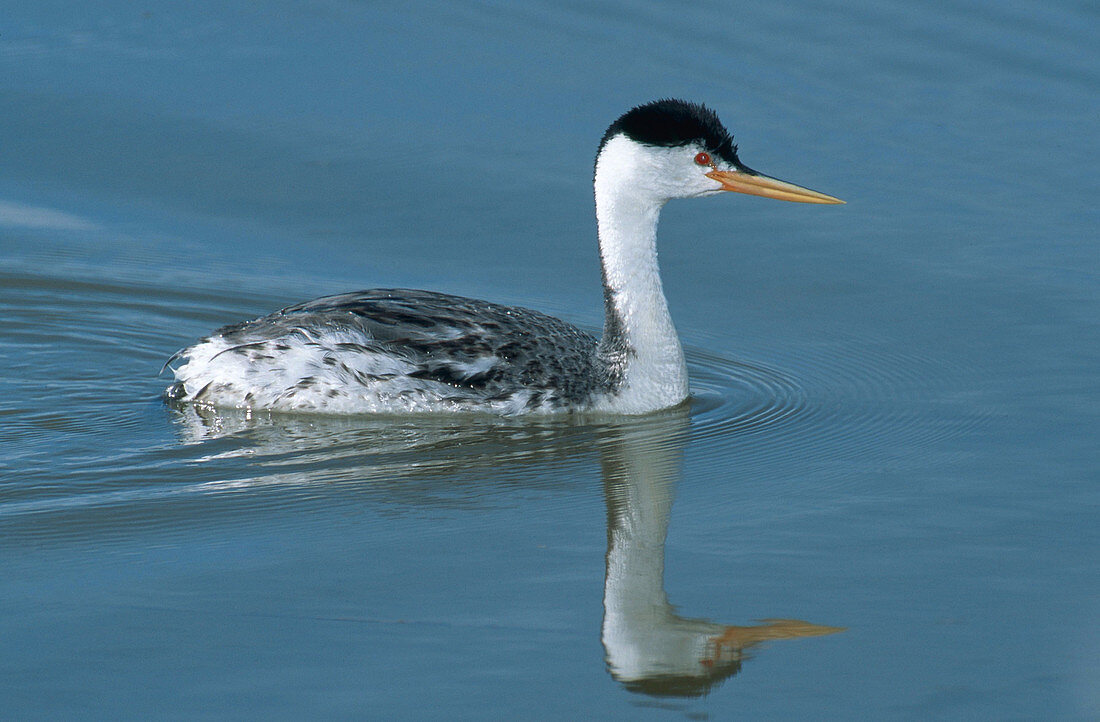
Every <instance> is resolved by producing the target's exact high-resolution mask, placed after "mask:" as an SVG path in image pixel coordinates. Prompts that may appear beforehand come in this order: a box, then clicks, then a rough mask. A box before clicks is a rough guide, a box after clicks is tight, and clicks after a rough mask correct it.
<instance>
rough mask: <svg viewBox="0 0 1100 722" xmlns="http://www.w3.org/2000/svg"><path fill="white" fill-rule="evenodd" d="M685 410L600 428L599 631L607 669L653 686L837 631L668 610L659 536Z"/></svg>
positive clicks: (726, 671)
mask: <svg viewBox="0 0 1100 722" xmlns="http://www.w3.org/2000/svg"><path fill="white" fill-rule="evenodd" d="M688 425H689V419H688V415H687V412H686V410H684V409H674V410H672V411H670V412H666V413H665V414H662V415H661V418H652V417H651V418H650V419H647V420H646V421H645V422H643V423H638V424H636V425H633V426H626V425H623V426H620V427H618V428H611V429H608V431H607V436H606V438H605V441H604V443H602V444H601V446H600V448H601V462H602V467H603V479H604V490H605V494H606V497H607V569H606V576H605V578H604V619H603V633H602V640H603V646H604V650H605V652H606V655H607V666H608V669H609V670H610V672H611V675H612V676H613V677H614V678H615V679H616V680H618V681H619V682H620V683H622V684H623V685H624V686H625V687H626V688H627V689H629V690H631V691H635V692H643V693H646V694H650V695H655V696H697V695H701V694H705V693H706V692H707V691H708V690H710V689H711V688H712V687H713V686H714V685H715V684H717V683H719V682H721V681H722V680H724V679H726V678H727V677H729V676H731V675H733V674H736V673H737V672H738V671H739V670H740V669H741V664H742V662H743V661H744V660H745V658H746V656H747V655H746V650H748V649H749V648H750V647H753V646H755V645H757V644H760V643H761V642H765V641H768V640H772V639H794V638H798V637H815V636H821V635H825V634H832V633H834V632H839V631H842V630H841V628H839V627H825V626H821V625H818V624H811V623H809V622H803V621H800V620H796V619H765V620H761V623H760V624H757V625H752V626H743V627H742V626H727V625H722V624H716V623H714V622H710V621H708V620H705V619H690V618H687V617H682V616H680V615H678V614H677V613H676V610H675V608H674V607H673V606H672V605H671V604H670V603H669V601H668V596H667V595H666V594H665V589H664V563H665V538H666V536H667V534H668V522H669V516H670V514H671V511H672V499H673V493H674V491H675V487H676V484H677V482H678V481H679V479H680V465H681V460H682V458H683V443H684V439H685V438H686V435H687V428H688Z"/></svg>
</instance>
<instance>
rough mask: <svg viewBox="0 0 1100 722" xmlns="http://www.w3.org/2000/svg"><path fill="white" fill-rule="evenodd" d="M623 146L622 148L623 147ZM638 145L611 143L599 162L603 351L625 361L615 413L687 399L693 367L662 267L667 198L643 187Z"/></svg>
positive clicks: (667, 405) (670, 403)
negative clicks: (661, 224)
mask: <svg viewBox="0 0 1100 722" xmlns="http://www.w3.org/2000/svg"><path fill="white" fill-rule="evenodd" d="M619 141H622V142H619ZM636 154H637V151H636V150H635V149H634V147H633V144H632V143H630V142H629V141H626V140H625V139H622V138H612V139H611V140H610V141H608V143H607V144H606V145H605V146H604V148H603V150H602V152H601V153H600V158H599V160H598V161H597V164H596V178H595V192H596V224H597V231H598V233H599V240H600V260H601V262H602V264H603V279H604V284H605V295H606V308H605V320H604V338H603V349H604V352H605V354H611V355H618V358H617V359H616V360H617V362H618V363H620V364H622V369H621V371H622V384H621V386H620V390H619V391H618V393H617V394H616V396H615V398H614V401H613V404H612V405H613V407H614V410H616V411H619V412H625V413H645V412H648V411H654V410H656V409H662V408H667V407H669V406H674V405H676V404H678V403H680V402H681V401H683V400H684V399H685V398H687V395H688V380H687V367H686V366H685V364H684V352H683V350H682V349H681V347H680V339H679V337H678V336H677V335H676V329H675V327H674V326H673V325H672V316H671V315H670V314H669V311H668V303H667V301H666V300H665V294H664V289H663V288H662V287H661V276H660V269H659V268H658V265H657V221H658V220H659V217H660V214H661V207H662V206H663V205H664V203H665V199H664V198H663V197H662V196H661V195H660V194H659V193H656V192H653V191H651V190H649V189H648V188H647V186H646V184H645V183H644V180H643V181H642V182H639V180H640V179H639V178H637V175H638V173H639V172H640V171H641V172H644V171H645V164H644V163H640V162H637V159H636V158H633V157H631V156H632V155H636Z"/></svg>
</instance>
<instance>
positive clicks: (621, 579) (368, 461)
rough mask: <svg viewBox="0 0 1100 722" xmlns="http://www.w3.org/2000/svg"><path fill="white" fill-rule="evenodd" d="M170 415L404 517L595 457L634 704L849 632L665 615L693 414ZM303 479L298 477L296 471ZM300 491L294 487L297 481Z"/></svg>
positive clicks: (616, 659) (618, 644) (619, 655)
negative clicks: (366, 494)
mask: <svg viewBox="0 0 1100 722" xmlns="http://www.w3.org/2000/svg"><path fill="white" fill-rule="evenodd" d="M174 415H175V420H176V422H177V424H178V428H179V431H180V435H181V437H182V440H183V441H185V442H187V443H199V444H202V443H206V442H215V443H214V447H215V448H217V449H218V450H219V453H218V454H217V455H215V456H209V457H206V458H209V459H215V458H219V457H220V458H226V456H227V455H228V456H239V455H241V454H242V453H245V454H247V456H248V457H249V458H250V462H251V463H254V464H255V463H259V465H261V466H270V467H271V468H272V470H274V469H277V468H279V467H282V466H284V465H285V464H286V463H287V461H288V459H291V458H293V459H295V460H296V461H297V462H302V461H303V460H304V459H309V460H312V461H311V462H310V463H309V464H308V466H309V467H312V468H313V469H314V470H315V471H314V472H312V473H311V472H310V471H302V472H301V473H298V474H291V475H282V474H280V475H279V476H280V478H282V479H283V480H285V481H286V482H287V483H301V484H303V485H308V484H311V483H313V482H314V478H313V477H314V476H323V477H325V478H326V479H331V478H332V472H333V470H334V468H335V469H339V471H340V474H339V475H340V477H342V478H343V479H345V480H346V481H347V482H349V483H355V484H366V485H382V486H380V488H379V490H380V491H382V493H383V495H385V496H387V497H388V496H389V495H392V496H393V498H392V499H390V501H394V500H396V501H397V502H398V503H401V502H402V501H404V502H409V503H421V502H423V503H428V504H431V503H432V501H431V500H430V497H432V496H433V494H432V492H431V491H430V490H429V489H428V488H425V487H419V493H420V494H421V495H423V497H424V498H423V499H422V500H421V502H417V501H416V500H414V499H411V498H410V497H409V495H408V493H407V492H408V490H409V488H410V486H411V487H413V488H417V487H416V484H411V485H410V484H409V482H412V481H413V480H424V479H427V478H430V479H434V480H436V481H437V482H438V484H439V485H443V484H448V482H449V480H451V479H453V478H455V476H456V474H457V473H458V472H459V470H461V471H462V472H463V474H462V475H463V477H464V478H465V477H468V475H469V472H470V471H471V468H473V469H475V474H476V469H477V468H492V469H493V473H494V474H496V475H501V474H504V473H507V472H509V471H511V472H512V473H511V474H510V476H511V477H512V478H513V479H515V478H517V477H523V476H524V474H523V473H522V472H523V469H524V468H530V467H533V466H538V465H555V466H556V464H555V463H554V462H559V461H561V460H563V459H566V460H570V461H581V462H584V459H585V457H586V456H588V455H589V454H591V449H592V448H593V446H596V447H597V448H598V449H599V456H600V464H601V469H602V475H603V485H604V492H605V496H606V503H607V520H608V521H607V555H606V575H605V581H604V617H603V626H602V633H601V640H602V642H603V646H604V650H605V654H606V662H607V667H608V670H609V671H610V673H611V675H612V677H614V678H615V679H616V680H617V681H619V682H620V683H621V684H622V685H623V686H624V687H626V688H627V689H629V690H631V691H634V692H641V693H645V694H648V695H653V696H698V695H702V694H705V693H706V692H707V691H708V690H710V689H711V688H712V687H713V686H714V685H716V684H718V683H720V682H721V681H722V680H724V679H726V678H728V677H730V676H731V675H733V674H736V673H737V672H738V671H739V670H740V668H741V664H742V663H743V662H744V661H745V659H746V658H747V656H748V655H747V650H749V649H750V648H752V647H754V646H756V645H759V644H760V643H762V642H766V641H769V640H776V639H795V638H800V637H813V636H821V635H826V634H832V633H834V632H839V631H842V630H841V628H838V627H826V626H821V625H817V624H811V623H809V622H803V621H799V620H794V619H765V620H761V623H759V624H755V625H749V626H731V625H724V624H717V623H714V622H711V621H708V620H705V619H692V618H687V617H682V616H680V615H678V614H677V613H676V610H675V608H674V607H673V606H672V605H671V604H670V603H669V601H668V597H667V595H666V594H665V589H664V559H665V538H666V536H667V533H668V525H669V517H670V514H671V511H672V501H673V496H674V492H675V487H676V485H677V483H678V482H679V479H680V476H681V464H682V459H683V449H684V445H685V443H686V442H687V441H688V439H689V432H690V427H691V418H690V410H689V408H688V406H687V405H683V406H681V407H678V408H676V409H670V410H667V411H664V412H659V413H657V414H651V415H649V416H646V417H641V418H623V417H605V418H590V419H583V418H580V417H566V418H543V419H534V420H533V419H530V418H528V419H524V420H517V419H501V418H496V417H465V418H463V417H461V416H458V417H456V416H440V415H432V416H425V417H419V418H410V417H384V416H383V417H378V416H375V417H321V416H307V417H303V416H298V417H295V416H280V415H270V414H264V415H261V416H259V417H255V418H254V417H253V416H251V415H249V414H247V413H245V412H239V411H218V410H213V409H208V408H201V407H180V408H178V409H176V411H175V414H174ZM230 438H232V439H234V440H235V441H236V443H235V444H233V445H231V448H230V449H225V448H222V447H221V446H219V443H218V442H219V441H220V442H225V441H227V440H229V439H230ZM226 452H228V454H227V453H226ZM263 459H266V460H267V461H266V462H265V461H263ZM295 466H298V468H299V470H301V469H302V467H301V465H300V464H299V463H296V464H295ZM516 471H518V472H520V473H518V474H516V473H515V472H516ZM477 476H479V477H480V476H481V475H477ZM527 476H530V474H527ZM299 477H300V481H299V482H294V481H292V479H297V478H299ZM383 477H384V479H385V481H383ZM402 480H404V481H403V482H402ZM466 483H467V484H468V483H469V482H468V481H467V482H466ZM434 486H436V485H435V484H433V487H434Z"/></svg>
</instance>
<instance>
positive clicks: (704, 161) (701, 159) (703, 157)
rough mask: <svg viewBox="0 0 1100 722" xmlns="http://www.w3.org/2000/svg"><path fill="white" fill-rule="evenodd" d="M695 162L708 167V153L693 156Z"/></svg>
mask: <svg viewBox="0 0 1100 722" xmlns="http://www.w3.org/2000/svg"><path fill="white" fill-rule="evenodd" d="M695 162H696V163H698V164H699V165H710V153H700V154H698V155H697V156H695Z"/></svg>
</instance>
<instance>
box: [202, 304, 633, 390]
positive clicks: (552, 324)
mask: <svg viewBox="0 0 1100 722" xmlns="http://www.w3.org/2000/svg"><path fill="white" fill-rule="evenodd" d="M332 332H336V333H340V332H348V333H351V334H353V335H355V336H357V337H360V338H361V339H362V341H361V342H360V343H361V345H362V349H361V350H362V351H363V352H376V353H382V354H386V355H389V356H392V357H396V358H400V359H402V360H405V361H408V362H410V363H412V364H413V365H414V366H415V368H416V370H415V371H413V372H411V373H409V374H407V375H408V377H409V378H410V379H419V380H422V381H424V382H429V383H431V382H435V383H438V384H440V385H443V386H446V387H449V389H450V391H449V392H446V391H441V396H446V395H447V393H451V394H452V395H453V396H455V397H456V398H457V399H461V398H462V397H464V396H465V395H466V394H465V393H463V392H464V391H465V392H469V393H471V394H474V395H476V396H477V397H480V398H483V399H489V400H493V399H496V400H503V399H506V398H508V397H510V396H512V395H513V394H515V393H516V391H517V389H525V390H527V391H530V392H531V396H530V398H529V400H528V402H527V405H528V406H531V407H539V406H545V407H550V408H558V407H562V406H574V405H580V404H582V403H584V402H586V401H588V400H590V399H591V398H592V397H593V396H594V395H596V394H600V393H606V392H608V391H611V390H612V389H613V388H614V386H615V384H616V382H617V380H618V376H617V373H616V371H615V365H614V364H613V363H609V362H608V361H607V360H606V359H605V358H603V356H602V355H601V354H600V352H599V342H598V341H597V340H596V339H595V338H594V337H592V336H591V335H589V334H587V333H585V332H583V331H581V330H580V329H578V328H576V327H575V326H573V325H571V324H568V323H566V322H565V321H562V320H560V319H557V318H554V317H552V316H547V315H546V314H543V313H539V312H538V311H532V310H530V309H526V308H518V307H514V306H503V305H499V304H494V303H488V302H486V301H479V300H475V299H471V298H464V297H461V296H452V295H448V294H443V293H433V292H430V291H418V290H409V289H372V290H369V291H359V292H355V293H345V294H340V295H337V296H327V297H325V298H319V299H316V300H313V301H308V302H306V303H301V304H297V305H294V306H288V307H287V308H284V309H282V310H281V311H277V312H275V313H273V314H270V315H268V316H264V317H262V318H258V319H256V320H253V321H247V322H244V323H239V324H234V325H231V326H226V327H224V328H221V329H218V330H217V331H215V332H214V333H213V334H212V336H211V337H212V338H213V337H219V336H220V337H221V338H223V339H224V340H225V341H226V342H227V343H229V344H230V345H231V347H230V348H229V349H228V350H227V351H226V352H228V353H246V354H249V355H250V358H254V357H255V354H256V353H258V349H257V347H258V346H262V347H263V348H265V349H268V348H272V346H271V343H273V342H278V341H279V339H284V338H287V337H289V336H292V335H295V334H298V335H303V334H304V335H321V334H326V333H332ZM342 345H343V346H345V347H347V346H349V345H354V344H348V343H345V344H342ZM226 352H223V353H226ZM478 359H481V360H489V361H491V363H485V364H483V365H484V368H479V369H478V370H477V371H476V372H473V373H471V361H472V360H478Z"/></svg>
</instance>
